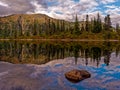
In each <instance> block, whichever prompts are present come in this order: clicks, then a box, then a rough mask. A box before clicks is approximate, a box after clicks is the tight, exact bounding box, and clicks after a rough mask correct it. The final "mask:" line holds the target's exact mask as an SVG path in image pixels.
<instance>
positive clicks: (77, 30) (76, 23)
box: [74, 15, 80, 35]
mask: <svg viewBox="0 0 120 90" xmlns="http://www.w3.org/2000/svg"><path fill="white" fill-rule="evenodd" d="M74 34H76V35H79V34H80V29H79V22H78V17H77V15H76V18H75V24H74Z"/></svg>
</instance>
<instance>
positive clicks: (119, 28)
mask: <svg viewBox="0 0 120 90" xmlns="http://www.w3.org/2000/svg"><path fill="white" fill-rule="evenodd" d="M116 32H117V33H118V34H120V26H119V23H117V24H116Z"/></svg>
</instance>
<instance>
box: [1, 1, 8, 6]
mask: <svg viewBox="0 0 120 90" xmlns="http://www.w3.org/2000/svg"><path fill="white" fill-rule="evenodd" d="M0 6H4V7H8V4H6V3H4V2H1V1H0Z"/></svg>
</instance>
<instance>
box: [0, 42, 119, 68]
mask: <svg viewBox="0 0 120 90" xmlns="http://www.w3.org/2000/svg"><path fill="white" fill-rule="evenodd" d="M113 52H115V53H116V57H118V55H119V53H120V43H118V42H40V43H38V42H17V41H14V42H5V41H4V42H3V41H2V42H0V61H6V62H10V63H30V64H44V63H47V62H49V61H51V60H56V59H64V58H67V57H75V64H77V61H78V58H81V60H83V59H84V60H85V64H86V65H88V62H90V61H91V62H94V63H96V65H97V66H98V65H99V63H100V61H101V58H103V60H104V63H105V64H106V65H109V63H110V57H111V54H112V53H113ZM79 60H80V59H79ZM68 62H69V61H68Z"/></svg>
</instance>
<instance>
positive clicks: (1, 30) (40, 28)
mask: <svg viewBox="0 0 120 90" xmlns="http://www.w3.org/2000/svg"><path fill="white" fill-rule="evenodd" d="M5 18H6V19H5ZM43 19H44V20H43V21H42V20H41V19H39V18H35V17H33V18H29V19H25V18H24V16H22V15H20V16H18V17H17V19H16V20H12V19H7V17H4V18H2V17H1V18H0V37H1V38H9V37H13V38H18V37H30V36H38V37H44V36H46V37H49V36H52V35H59V36H63V37H65V35H69V36H72V35H75V36H80V35H81V34H82V33H84V32H88V33H95V34H96V33H101V32H107V36H108V38H109V37H110V35H109V33H110V32H113V31H114V32H117V34H120V27H119V24H118V23H117V24H116V28H113V27H112V23H111V18H110V15H107V16H105V18H104V21H102V20H101V17H100V14H99V13H98V14H97V17H94V18H91V20H90V18H89V15H86V19H85V21H84V20H83V21H79V20H78V17H77V15H76V18H75V22H67V21H65V20H57V19H52V18H48V17H44V18H43Z"/></svg>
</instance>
